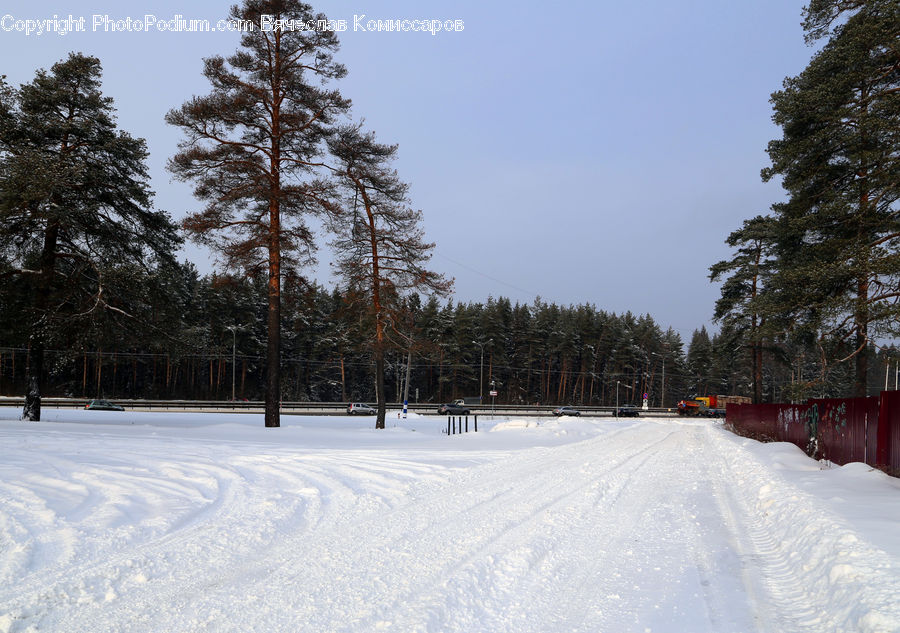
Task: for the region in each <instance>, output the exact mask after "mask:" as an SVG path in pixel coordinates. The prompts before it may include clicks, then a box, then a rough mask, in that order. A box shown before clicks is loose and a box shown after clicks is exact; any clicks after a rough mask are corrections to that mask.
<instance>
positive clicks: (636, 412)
mask: <svg viewBox="0 0 900 633" xmlns="http://www.w3.org/2000/svg"><path fill="white" fill-rule="evenodd" d="M615 414H616V417H617V418H636V417H639V416H640V409H638V408H637V407H636V406H634V405H633V404H623V405H622V406H621V407H619V408H618V410H617V411H615Z"/></svg>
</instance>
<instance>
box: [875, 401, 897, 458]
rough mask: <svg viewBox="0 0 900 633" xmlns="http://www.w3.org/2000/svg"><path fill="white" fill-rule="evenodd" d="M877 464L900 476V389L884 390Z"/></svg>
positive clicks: (879, 415)
mask: <svg viewBox="0 0 900 633" xmlns="http://www.w3.org/2000/svg"><path fill="white" fill-rule="evenodd" d="M877 436H878V438H877V440H876V441H877V448H876V453H875V464H873V465H876V466H878V467H881V468H886V469H887V470H888V472H889V473H891V474H892V475H897V476H900V391H882V392H881V409H880V410H879V412H878V430H877Z"/></svg>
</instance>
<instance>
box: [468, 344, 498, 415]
mask: <svg viewBox="0 0 900 633" xmlns="http://www.w3.org/2000/svg"><path fill="white" fill-rule="evenodd" d="M493 342H494V339H492V338H489V339H488V340H486V341H484V342H483V343H479V342H478V341H472V343H473V344H474V345H477V346H478V347H480V348H481V372H480V373H479V375H478V403H479V404H480V403H482V402H484V346H485V345H487V344H488V343H493Z"/></svg>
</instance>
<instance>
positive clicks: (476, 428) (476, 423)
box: [475, 413, 478, 433]
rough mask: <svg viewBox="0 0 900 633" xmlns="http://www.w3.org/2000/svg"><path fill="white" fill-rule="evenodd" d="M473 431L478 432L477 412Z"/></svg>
mask: <svg viewBox="0 0 900 633" xmlns="http://www.w3.org/2000/svg"><path fill="white" fill-rule="evenodd" d="M475 432H476V433H478V414H477V413H476V414H475Z"/></svg>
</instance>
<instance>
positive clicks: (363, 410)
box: [347, 402, 377, 415]
mask: <svg viewBox="0 0 900 633" xmlns="http://www.w3.org/2000/svg"><path fill="white" fill-rule="evenodd" d="M347 413H348V414H349V415H375V414H376V413H377V411H375V409H373V408H372V407H370V406H369V405H367V404H363V403H362V402H351V403H350V404H348V405H347Z"/></svg>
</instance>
